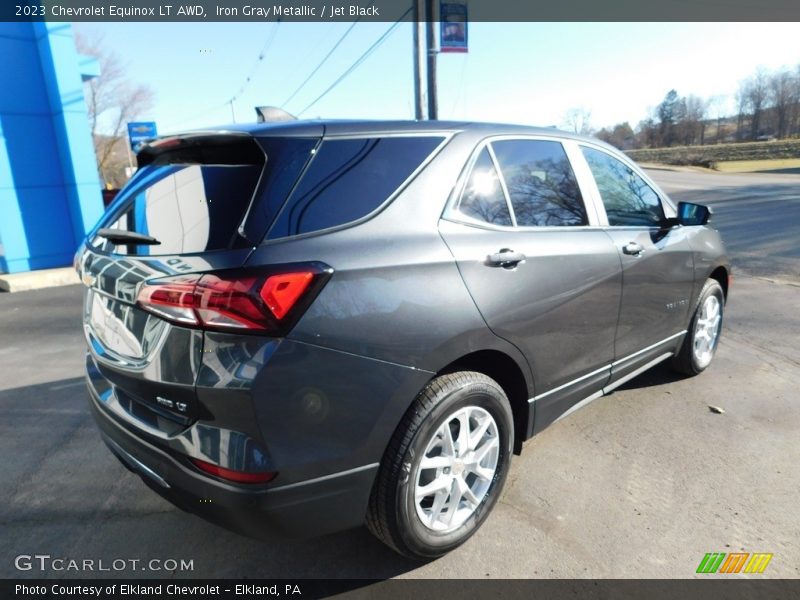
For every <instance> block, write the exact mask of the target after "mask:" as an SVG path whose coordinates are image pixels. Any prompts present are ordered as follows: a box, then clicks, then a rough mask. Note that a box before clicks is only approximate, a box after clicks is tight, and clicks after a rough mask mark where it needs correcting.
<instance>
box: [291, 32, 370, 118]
mask: <svg viewBox="0 0 800 600" xmlns="http://www.w3.org/2000/svg"><path fill="white" fill-rule="evenodd" d="M360 19H361V17H359V18H358V19H356V20H355V21H353V24H352V25H350V27H348V28H347V31H345V32H344V34H343V35H342V37H340V38H339V40H338V41H337V42H336V43H335V44H334V45H333V48H331V49H330V50H329V51H328V53H327V54H326V55H325V58H323V59H322V60H321V61H320V62H319V64H318V65H317V66H316V67H315V68H314V70H313V71H311V73H310V74H309V75H308V77H306V78H305V80H303V83H301V84H300V85H299V86H297V89H296V90H295V91H294V92H292V94H291V95H290V96H289V97H288V98H287V99H286V100H284V101H283V104H281V108H283V107H284V106H286V105H287V104H289V102H291V101H292V99H293V98H294V97H295V96H296V95H297V93H298V92H299V91H300V90H302V89H303V88H304V87H305V85H306V84H307V83H308V82H309V81H310V80H311V78H312V77H314V75H316V73H317V71H319V70H320V69H321V68H322V65H324V64H325V62H326V61H327V60H328V59H329V58H330V57H331V54H333V53H334V52H335V51H336V49H337V48H338V47H339V45H340V44H341V43H342V42H343V41H344V40H345V38H346V37H347V36H348V35H349V34H350V32H351V31H352V30H353V27H355V26H356V23H358V22H359V20H360Z"/></svg>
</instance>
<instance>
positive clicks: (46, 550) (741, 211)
mask: <svg viewBox="0 0 800 600" xmlns="http://www.w3.org/2000/svg"><path fill="white" fill-rule="evenodd" d="M652 175H653V177H654V178H655V179H656V180H657V181H659V182H660V183H661V184H663V185H664V188H665V189H666V190H667V191H668V192H669V193H671V195H672V196H673V197H674V198H675V199H678V200H690V201H692V200H693V201H699V202H709V203H710V204H711V205H712V206H713V207H714V209H715V211H716V214H715V216H714V223H715V224H716V226H717V227H719V229H720V230H721V232H722V234H723V237H724V239H725V241H726V243H727V244H728V247H729V249H730V250H731V254H732V256H733V260H734V268H735V281H734V284H733V287H732V289H731V296H730V302H729V304H728V306H727V314H726V321H725V325H724V332H723V337H722V341H721V343H720V347H719V351H718V354H717V357H716V359H715V362H714V364H713V365H712V366H711V367H710V368H709V369H708V370H707V371H706V372H705V373H703V374H702V375H700V376H699V377H695V378H690V379H684V378H680V377H677V376H675V375H673V374H672V373H671V372H670V371H669V370H668V369H667V368H665V367H657V368H656V369H654V370H653V371H651V372H648V373H646V374H644V375H643V376H640V377H638V378H637V379H635V380H633V381H631V382H629V383H628V384H627V385H626V386H624V388H622V389H619V390H617V391H616V392H614V393H613V394H611V395H610V396H607V397H604V398H601V399H599V400H597V401H595V402H593V403H592V404H590V405H589V406H587V407H586V408H584V409H582V410H580V411H577V412H575V413H573V414H572V415H570V416H568V417H567V418H565V419H563V420H561V421H560V422H558V423H556V424H555V425H553V426H552V427H550V428H549V429H547V430H546V431H545V432H543V433H542V434H541V435H539V436H536V437H535V438H534V439H533V440H531V441H529V442H528V443H527V444H526V445H525V449H524V451H523V454H522V456H519V457H514V460H513V461H512V467H511V473H510V476H509V479H508V481H507V484H506V489H505V491H504V494H503V496H502V498H501V500H500V502H499V504H498V505H497V506H496V508H495V510H494V512H493V514H492V516H491V517H490V518H489V520H488V521H487V522H486V524H485V525H484V526H483V528H482V529H481V530H480V531H479V532H478V533H477V534H476V535H475V536H474V537H473V538H472V539H471V540H470V541H469V542H468V543H467V544H466V545H464V546H463V547H461V548H459V549H458V550H456V551H454V552H452V553H451V554H449V555H447V556H445V557H444V558H441V559H439V560H436V561H432V562H428V563H424V564H421V563H415V562H410V561H407V560H404V559H401V558H399V557H397V556H396V555H395V554H393V553H392V552H391V551H390V550H388V549H387V548H385V547H384V546H383V545H381V544H380V543H379V542H377V541H375V540H374V539H373V538H372V537H371V536H370V534H369V533H368V532H367V531H366V529H363V528H362V529H357V530H354V531H348V532H344V533H341V534H336V535H331V536H327V537H324V538H319V539H312V540H307V541H284V540H278V539H276V540H272V541H266V542H265V541H256V540H251V539H248V538H244V537H241V536H239V535H236V534H233V533H229V532H227V531H225V530H223V529H220V528H218V527H216V526H214V525H211V524H208V523H206V522H204V521H202V520H200V519H199V518H197V517H194V516H192V515H189V514H185V513H183V512H181V511H179V510H178V509H176V508H173V507H172V506H171V505H170V504H168V503H167V502H165V501H163V500H161V499H160V498H159V497H158V496H157V495H156V494H154V493H153V492H151V491H150V490H149V489H148V488H147V487H146V486H145V485H144V484H143V483H142V482H141V480H140V479H139V478H138V477H136V476H135V475H133V474H131V473H129V472H128V471H126V470H125V469H124V468H123V467H122V466H121V465H120V464H119V463H118V462H117V460H116V459H114V458H113V457H112V456H111V454H110V453H109V452H108V451H107V449H106V448H105V447H104V446H103V444H102V442H101V441H100V438H99V435H98V433H97V430H96V428H95V426H94V424H93V422H92V420H91V418H90V416H89V414H88V410H87V401H86V398H85V393H84V390H83V383H82V365H83V356H84V340H83V336H82V333H81V330H80V303H81V299H80V292H81V291H80V287H79V286H69V287H62V288H51V289H46V290H39V291H33V292H20V293H16V294H0V452H1V453H2V456H3V457H4V459H5V460H3V461H2V463H0V481H2V486H0V527H1V528H2V536H0V576H2V577H42V576H45V577H59V578H60V577H79V576H80V577H92V576H96V577H108V576H109V574H111V575H126V576H134V577H250V578H280V577H286V578H303V577H324V578H329V577H340V578H347V577H354V578H388V577H408V578H439V577H467V578H487V577H554V578H562V577H615V578H619V577H623V578H628V577H645V578H651V577H652V578H683V577H693V576H695V570H696V568H697V565H698V564H699V562H700V560H701V559H702V558H703V556H704V554H705V553H707V552H734V551H744V552H769V553H772V554H773V555H774V556H773V559H772V561H771V562H770V564H769V565H768V568H767V569H766V571H765V573H764V574H763V575H757V576H756V577H789V578H796V577H800V545H798V543H797V540H798V539H800V513H798V510H797V494H798V489H800V469H799V468H798V460H797V457H798V456H800V436H798V431H800V410H799V409H798V391H797V390H800V344H799V343H798V341H800V310H798V309H800V250H799V249H798V240H800V236H799V235H798V233H800V219H799V218H798V217H799V215H800V212H799V211H800V177H797V176H791V175H717V174H701V173H690V172H679V173H676V172H669V171H653V172H652ZM709 406H715V407H719V408H722V409H723V410H724V412H723V413H722V414H717V413H714V412H712V411H711V410H710V409H709ZM35 554H39V555H49V556H51V557H52V558H66V559H75V560H78V561H84V560H93V561H95V562H94V563H93V565H94V566H93V568H94V569H95V570H93V571H92V570H85V571H74V570H68V569H67V570H61V571H57V570H53V569H52V568H50V569H47V570H45V571H44V572H42V571H40V570H39V569H38V565H37V564H35V563H34V565H33V568H32V569H30V570H25V571H20V570H18V569H17V568H16V567H15V559H16V557H18V556H20V555H35ZM153 559H155V560H157V561H161V562H159V563H151V564H148V563H149V561H151V560H153ZM169 559H174V560H176V561H178V563H180V561H181V560H183V561H192V567H193V568H192V569H191V570H188V569H187V570H180V569H170V568H166V567H165V566H164V565H165V561H166V565H167V566H172V563H169V562H168V561H169ZM100 560H102V561H103V564H104V565H105V566H106V567H112V565H114V564H116V565H117V566H120V565H123V563H124V565H125V568H124V569H122V570H120V571H114V572H112V573H109V572H102V571H99V570H98V567H99V562H98V561H100ZM115 560H116V561H118V562H117V563H113V561H115ZM132 560H139V561H141V562H139V563H135V566H132V565H134V563H132V562H130V561H132ZM119 561H123V562H119ZM65 564H69V563H65ZM22 565H23V566H24V565H25V561H24V560H23V562H22ZM143 567H144V570H143ZM148 567H152V568H153V569H159V568H160V569H161V570H148ZM737 577H743V575H739V576H737ZM748 577H753V576H752V575H748Z"/></svg>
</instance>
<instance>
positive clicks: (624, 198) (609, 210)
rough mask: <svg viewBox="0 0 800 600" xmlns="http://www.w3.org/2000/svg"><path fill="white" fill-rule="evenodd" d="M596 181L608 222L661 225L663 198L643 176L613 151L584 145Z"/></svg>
mask: <svg viewBox="0 0 800 600" xmlns="http://www.w3.org/2000/svg"><path fill="white" fill-rule="evenodd" d="M581 150H582V151H583V155H584V156H585V157H586V162H588V163H589V168H590V169H591V171H592V175H594V180H595V181H596V182H597V189H598V190H599V191H600V197H601V198H602V200H603V206H605V209H606V215H607V216H608V224H609V225H616V226H625V225H628V226H630V225H644V226H651V227H652V226H658V225H660V224H661V223H662V222H663V221H664V208H663V207H662V206H661V200H660V199H659V197H658V194H656V193H655V192H654V191H653V188H651V187H650V186H649V185H647V183H646V182H645V180H644V179H642V178H641V177H640V176H639V175H637V174H636V172H635V171H634V170H633V169H631V168H630V167H629V166H628V165H626V164H625V163H623V162H622V161H620V160H617V159H616V158H614V157H613V156H611V155H610V154H606V153H605V152H601V151H600V150H595V149H594V148H588V147H586V146H581Z"/></svg>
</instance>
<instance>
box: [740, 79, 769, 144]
mask: <svg viewBox="0 0 800 600" xmlns="http://www.w3.org/2000/svg"><path fill="white" fill-rule="evenodd" d="M737 98H738V100H739V119H740V123H742V122H743V120H744V114H746V113H749V114H750V139H756V138H757V137H758V135H759V132H760V131H761V127H762V125H763V123H762V117H763V115H764V110H765V109H766V108H767V104H768V101H769V77H768V74H767V71H766V70H765V69H763V68H759V69H758V70H757V71H756V72H755V74H754V75H752V76H751V77H749V78H747V79H745V80H744V81H743V82H742V83H741V84H740V85H739V92H738V94H737ZM742 124H743V123H742Z"/></svg>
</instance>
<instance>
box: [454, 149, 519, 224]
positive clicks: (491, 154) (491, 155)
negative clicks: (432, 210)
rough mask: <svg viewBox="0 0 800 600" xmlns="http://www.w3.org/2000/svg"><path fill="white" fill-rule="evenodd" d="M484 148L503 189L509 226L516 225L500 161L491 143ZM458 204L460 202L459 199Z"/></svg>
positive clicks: (515, 217)
mask: <svg viewBox="0 0 800 600" xmlns="http://www.w3.org/2000/svg"><path fill="white" fill-rule="evenodd" d="M486 148H487V149H488V150H489V158H491V159H492V164H493V165H494V170H495V171H496V172H497V180H498V181H499V182H500V188H501V189H502V190H503V196H505V198H506V206H507V207H508V214H509V215H511V227H517V215H516V214H514V205H512V204H511V194H510V193H509V191H508V186H507V185H506V177H505V175H503V171H501V170H500V162H499V161H498V160H497V155H496V154H495V153H494V148H493V147H492V145H491V144H486ZM459 204H461V201H460V200H459Z"/></svg>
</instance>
